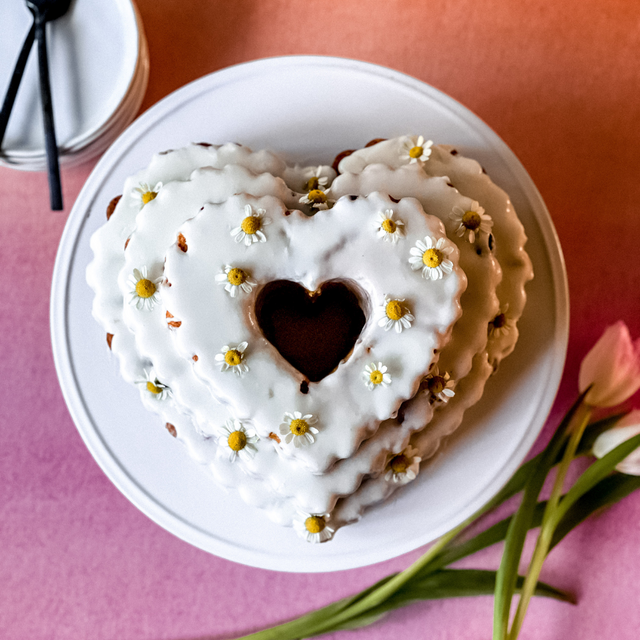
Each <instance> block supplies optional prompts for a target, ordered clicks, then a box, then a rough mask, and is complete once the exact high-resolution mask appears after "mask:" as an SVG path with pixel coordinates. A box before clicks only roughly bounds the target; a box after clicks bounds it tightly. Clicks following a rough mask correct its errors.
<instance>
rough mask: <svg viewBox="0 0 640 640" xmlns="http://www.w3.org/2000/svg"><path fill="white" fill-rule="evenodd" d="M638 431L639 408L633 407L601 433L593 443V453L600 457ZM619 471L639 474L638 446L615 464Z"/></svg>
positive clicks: (631, 474) (639, 431)
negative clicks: (616, 422)
mask: <svg viewBox="0 0 640 640" xmlns="http://www.w3.org/2000/svg"><path fill="white" fill-rule="evenodd" d="M639 433H640V410H638V409H635V410H634V411H632V412H631V413H629V414H627V415H626V416H625V417H624V418H622V420H620V421H619V422H618V424H616V426H615V427H614V428H613V429H609V430H608V431H605V432H604V433H601V434H600V435H599V436H598V437H597V438H596V441H595V442H594V444H593V455H594V456H595V457H596V458H602V457H603V456H605V455H606V454H607V453H609V451H613V449H615V448H616V447H617V446H618V445H619V444H622V443H623V442H625V441H626V440H629V438H633V436H637V435H638V434H639ZM616 469H617V470H618V471H620V473H626V474H628V475H630V476H640V448H638V449H636V450H635V451H634V452H633V453H631V454H629V455H628V456H627V457H626V458H625V459H624V460H623V461H622V462H619V463H618V464H617V465H616Z"/></svg>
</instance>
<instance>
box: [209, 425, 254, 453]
mask: <svg viewBox="0 0 640 640" xmlns="http://www.w3.org/2000/svg"><path fill="white" fill-rule="evenodd" d="M217 431H218V446H219V447H222V449H223V451H224V452H225V454H226V455H227V457H228V458H229V462H234V461H235V460H236V458H238V457H240V458H242V459H243V460H246V459H248V458H253V456H255V455H256V452H257V451H258V448H257V447H256V446H255V443H256V442H258V440H259V438H258V434H257V433H256V432H255V431H254V430H253V429H247V428H246V427H245V426H244V425H243V424H242V423H241V422H240V421H239V420H227V422H226V424H225V425H224V426H223V427H219V428H218V430H217Z"/></svg>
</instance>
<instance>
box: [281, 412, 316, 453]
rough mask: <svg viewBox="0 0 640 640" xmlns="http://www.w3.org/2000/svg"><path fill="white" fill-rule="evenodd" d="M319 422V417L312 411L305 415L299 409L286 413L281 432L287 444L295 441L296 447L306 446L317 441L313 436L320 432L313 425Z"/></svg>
mask: <svg viewBox="0 0 640 640" xmlns="http://www.w3.org/2000/svg"><path fill="white" fill-rule="evenodd" d="M317 423H318V418H316V417H315V416H314V415H312V414H310V413H308V414H307V415H304V416H303V415H302V414H301V413H300V412H299V411H294V412H293V413H285V414H284V422H283V423H282V424H281V425H280V433H281V434H282V435H283V436H285V438H284V441H285V442H286V443H287V444H290V443H291V442H292V441H293V444H294V446H295V447H306V446H307V445H310V444H313V443H314V442H315V438H314V437H313V436H314V435H315V434H317V433H318V429H316V428H315V427H314V426H313V425H314V424H317Z"/></svg>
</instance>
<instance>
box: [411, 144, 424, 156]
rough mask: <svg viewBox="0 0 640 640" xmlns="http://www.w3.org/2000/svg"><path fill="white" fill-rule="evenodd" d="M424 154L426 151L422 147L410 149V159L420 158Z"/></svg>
mask: <svg viewBox="0 0 640 640" xmlns="http://www.w3.org/2000/svg"><path fill="white" fill-rule="evenodd" d="M423 153H424V149H423V148H422V147H412V148H411V149H409V157H410V158H414V159H416V158H419V157H420V156H421V155H422V154H423Z"/></svg>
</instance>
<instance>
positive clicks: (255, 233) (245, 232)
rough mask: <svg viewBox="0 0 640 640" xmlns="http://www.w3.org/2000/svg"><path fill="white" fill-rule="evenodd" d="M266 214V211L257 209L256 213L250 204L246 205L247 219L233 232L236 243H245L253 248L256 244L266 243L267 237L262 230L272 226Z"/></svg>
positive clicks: (245, 213)
mask: <svg viewBox="0 0 640 640" xmlns="http://www.w3.org/2000/svg"><path fill="white" fill-rule="evenodd" d="M265 213H266V211H265V210H264V209H256V210H255V211H254V210H253V207H252V206H251V205H250V204H247V205H245V207H244V215H245V218H244V219H243V221H242V222H241V223H240V226H239V227H236V228H235V229H232V230H231V235H232V236H234V238H235V241H236V242H243V241H244V244H245V246H247V247H249V246H251V245H252V244H253V243H254V242H266V241H267V236H265V235H264V233H263V231H262V228H263V227H266V226H267V225H269V224H271V218H267V217H265V215H264V214H265Z"/></svg>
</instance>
